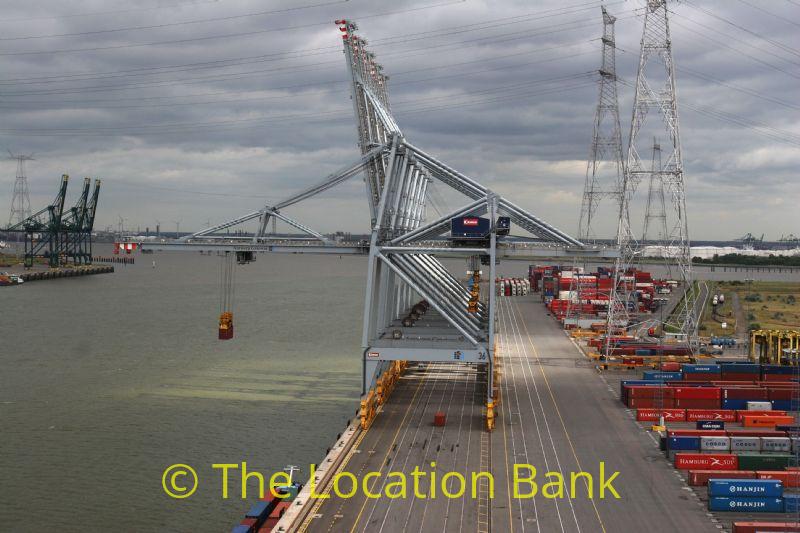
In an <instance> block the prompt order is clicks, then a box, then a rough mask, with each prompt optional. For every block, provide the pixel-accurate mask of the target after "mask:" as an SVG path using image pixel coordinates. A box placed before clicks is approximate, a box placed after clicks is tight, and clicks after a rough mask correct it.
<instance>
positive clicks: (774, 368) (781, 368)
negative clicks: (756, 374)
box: [761, 365, 794, 376]
mask: <svg viewBox="0 0 800 533" xmlns="http://www.w3.org/2000/svg"><path fill="white" fill-rule="evenodd" d="M761 373H762V374H765V375H766V374H771V375H779V376H791V375H792V374H794V367H791V366H785V365H761Z"/></svg>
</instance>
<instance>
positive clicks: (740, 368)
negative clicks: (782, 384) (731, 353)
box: [719, 363, 761, 374]
mask: <svg viewBox="0 0 800 533" xmlns="http://www.w3.org/2000/svg"><path fill="white" fill-rule="evenodd" d="M719 366H720V370H721V371H722V372H730V373H732V374H758V373H760V372H761V365H759V364H758V363H722V364H720V365H719Z"/></svg>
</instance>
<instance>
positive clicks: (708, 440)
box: [700, 437, 731, 452]
mask: <svg viewBox="0 0 800 533" xmlns="http://www.w3.org/2000/svg"><path fill="white" fill-rule="evenodd" d="M700 449H701V450H702V451H704V452H706V451H715V452H727V451H728V450H730V449H731V439H730V437H700Z"/></svg>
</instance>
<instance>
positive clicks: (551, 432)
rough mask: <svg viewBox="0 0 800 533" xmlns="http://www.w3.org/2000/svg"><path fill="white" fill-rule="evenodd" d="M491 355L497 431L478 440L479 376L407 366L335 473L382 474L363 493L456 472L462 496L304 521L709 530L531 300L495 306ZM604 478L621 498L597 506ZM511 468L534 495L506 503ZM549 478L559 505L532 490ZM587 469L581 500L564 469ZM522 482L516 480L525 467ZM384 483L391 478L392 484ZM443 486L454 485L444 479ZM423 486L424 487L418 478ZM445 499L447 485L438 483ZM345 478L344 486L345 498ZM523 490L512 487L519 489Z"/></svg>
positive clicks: (386, 528)
mask: <svg viewBox="0 0 800 533" xmlns="http://www.w3.org/2000/svg"><path fill="white" fill-rule="evenodd" d="M498 302H499V314H498V318H499V327H500V329H499V331H500V337H499V338H500V342H499V346H498V349H499V350H500V352H501V357H502V363H501V364H502V370H503V376H502V380H501V391H502V400H501V402H500V413H499V416H498V421H497V427H496V428H495V430H494V432H493V433H491V434H488V433H487V432H486V431H484V429H483V426H484V421H483V405H482V403H483V396H484V392H483V391H484V387H485V379H486V378H485V376H482V375H480V374H479V373H478V372H476V370H475V368H473V367H470V366H467V365H460V364H446V363H443V364H432V365H427V366H426V367H425V368H415V367H414V366H413V365H412V367H410V368H409V370H408V371H407V372H406V374H405V375H404V377H403V378H402V379H401V381H400V383H398V386H397V387H396V389H395V391H394V393H393V395H392V397H391V400H390V401H389V402H388V403H387V404H386V405H384V407H383V412H381V413H380V414H379V415H378V416H377V418H376V420H375V422H374V424H373V426H372V428H371V429H370V430H369V431H367V432H365V433H362V435H361V437H360V440H359V441H358V442H356V444H355V446H354V448H353V452H352V453H351V455H350V456H349V458H348V459H346V461H345V462H344V464H343V466H342V467H341V469H342V470H345V471H348V472H352V473H353V474H354V475H355V476H356V477H357V478H358V479H359V480H361V479H362V478H363V476H364V475H366V474H367V473H369V472H380V473H381V474H382V476H381V477H380V478H375V479H374V480H371V481H374V482H371V483H369V485H368V486H369V488H370V489H371V491H372V492H382V491H383V490H384V489H385V488H386V474H387V473H388V472H391V471H400V472H405V473H406V474H410V472H411V471H412V470H413V469H414V467H419V469H420V470H421V471H423V472H430V471H431V470H432V468H431V466H430V463H431V462H432V461H435V462H436V463H437V466H436V472H437V475H438V476H439V477H440V478H441V476H442V475H443V474H444V473H446V472H448V471H458V472H461V473H462V474H465V475H466V477H467V482H468V483H467V491H466V494H465V495H464V496H463V497H461V498H457V499H449V498H446V497H443V496H442V494H441V493H440V489H441V487H440V481H441V480H440V479H439V480H437V483H436V485H437V497H436V498H433V499H431V498H427V499H419V498H414V497H413V495H412V494H413V493H412V483H411V478H410V476H409V478H408V479H409V487H408V490H409V497H408V498H407V499H396V500H391V499H388V498H385V497H382V498H379V499H368V498H366V497H365V495H364V494H363V492H361V491H360V490H359V491H358V492H357V493H356V494H355V495H354V496H353V497H351V498H339V497H336V496H335V495H334V494H332V493H331V494H330V496H331V497H330V499H327V500H320V505H319V506H318V508H317V509H315V510H314V511H312V512H313V513H314V514H313V516H314V518H312V519H311V520H309V521H307V522H306V526H307V530H308V531H315V532H317V531H321V532H334V531H335V532H339V531H345V532H353V531H359V532H362V531H363V532H369V533H373V532H397V531H413V532H423V533H425V532H429V531H431V532H450V531H459V532H461V531H477V532H481V531H498V532H514V531H519V532H536V533H551V532H559V531H560V532H578V531H585V532H588V531H608V532H618V531H619V532H629V531H650V532H661V531H664V532H668V531H670V532H671V531H692V532H711V531H719V528H718V527H717V524H716V523H715V522H714V521H712V518H711V516H710V514H708V512H707V511H706V510H705V508H704V506H703V505H702V504H701V503H700V502H699V500H698V499H697V497H696V496H695V494H694V492H693V491H691V490H689V489H688V487H686V486H685V485H684V483H683V481H682V480H681V479H680V478H679V477H678V476H677V474H676V472H675V471H674V470H673V468H672V467H671V466H670V465H669V464H668V463H667V462H666V460H665V459H664V455H663V454H662V453H661V452H660V451H659V450H658V447H657V445H656V442H655V441H654V440H653V439H652V437H651V436H650V435H649V434H647V433H646V432H644V431H642V430H641V429H640V428H639V427H638V426H637V424H636V423H635V422H634V421H633V420H632V419H631V418H630V417H629V416H628V415H627V413H626V411H625V409H624V408H623V406H622V405H621V404H620V403H619V401H618V400H616V399H615V395H614V394H613V393H612V392H611V391H610V390H609V386H608V385H607V384H606V383H605V381H604V380H603V379H602V377H601V376H599V375H598V373H597V371H596V370H594V368H593V367H592V366H591V364H590V363H589V362H588V360H587V359H585V358H584V357H583V356H582V355H581V354H580V352H579V351H578V349H577V347H576V346H575V345H574V344H573V342H572V341H571V340H570V339H569V338H568V337H566V336H565V335H564V333H563V331H561V330H560V328H559V327H558V325H557V324H556V322H555V321H554V320H553V319H552V318H550V317H548V316H546V315H547V312H546V309H545V307H544V306H543V305H542V304H541V303H540V302H538V300H537V299H536V298H535V296H532V295H531V296H519V297H509V298H500V299H498ZM436 411H444V412H445V413H446V415H447V424H446V425H445V427H435V426H433V417H434V413H435V412H436ZM601 461H603V462H604V463H605V470H606V473H607V476H610V475H612V473H613V472H615V471H619V472H620V474H619V476H618V477H617V478H616V479H615V480H614V482H613V485H614V487H615V488H616V489H617V491H618V492H619V493H620V496H621V499H619V500H617V499H614V498H613V496H612V495H610V494H606V499H603V500H600V499H598V498H597V496H598V490H599V487H598V485H599V482H598V477H599V463H600V462H601ZM514 463H520V464H522V463H527V464H531V465H534V466H535V467H536V469H537V475H536V478H535V481H536V482H537V484H538V486H539V494H537V496H536V497H535V498H533V499H517V498H514V495H513V483H511V482H510V480H511V479H512V478H513V465H514ZM480 471H491V473H492V475H493V477H494V498H493V499H489V498H488V491H487V490H486V489H487V488H488V487H487V484H485V483H480V484H479V485H478V489H479V490H478V491H477V498H475V499H473V498H472V497H471V494H470V493H471V490H470V482H469V474H470V473H471V472H480ZM548 471H556V472H560V473H562V474H563V475H564V477H565V478H566V491H565V494H564V498H563V499H545V498H543V497H542V495H541V489H542V486H543V484H544V483H546V482H547V481H549V480H548V479H545V477H544V474H545V472H548ZM578 471H587V472H590V473H591V474H592V475H593V476H594V478H595V480H594V484H593V485H594V486H593V490H594V496H595V499H593V500H589V499H588V498H587V497H586V485H585V484H584V483H583V481H582V480H579V481H578V483H577V485H576V492H577V494H576V497H575V498H570V497H569V476H570V472H578ZM522 474H523V475H525V474H528V472H527V471H524V472H522ZM391 481H393V480H392V479H390V480H389V482H390V483H391ZM451 481H452V480H451ZM419 486H420V490H421V492H423V493H427V492H428V490H429V483H428V477H427V476H426V477H425V478H422V479H421V482H420V484H419ZM448 486H450V488H451V490H452V491H453V492H455V490H456V488H457V487H456V486H455V485H453V484H452V483H451V484H449V485H448ZM349 487H350V483H349V481H347V480H344V481H343V482H342V488H343V489H344V490H347V489H348V488H349ZM527 489H528V486H527V485H524V484H521V485H520V490H521V491H526V490H527Z"/></svg>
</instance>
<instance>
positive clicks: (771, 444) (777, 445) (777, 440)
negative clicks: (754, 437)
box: [761, 437, 792, 453]
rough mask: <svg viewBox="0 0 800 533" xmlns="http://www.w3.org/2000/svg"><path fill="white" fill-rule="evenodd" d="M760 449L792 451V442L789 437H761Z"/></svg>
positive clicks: (766, 450) (763, 450) (765, 450)
mask: <svg viewBox="0 0 800 533" xmlns="http://www.w3.org/2000/svg"><path fill="white" fill-rule="evenodd" d="M761 451H762V452H781V453H785V452H790V451H792V442H791V441H790V440H789V437H761Z"/></svg>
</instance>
